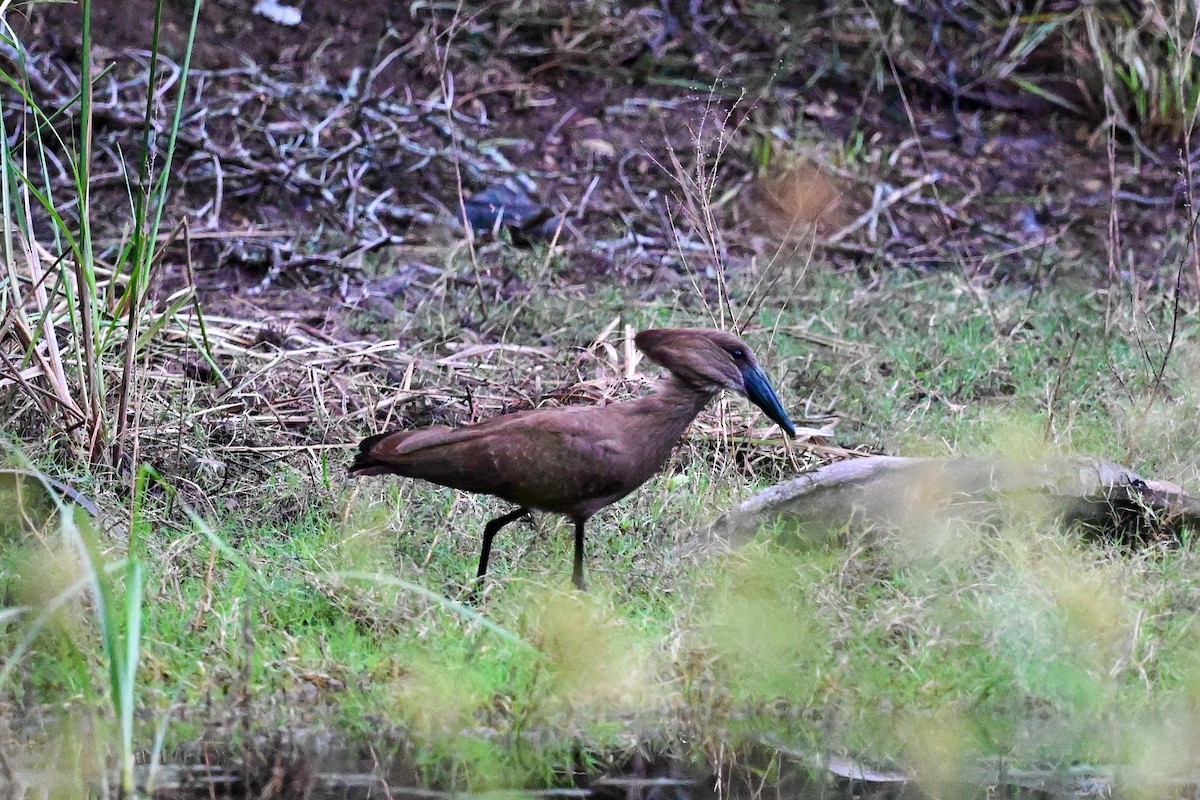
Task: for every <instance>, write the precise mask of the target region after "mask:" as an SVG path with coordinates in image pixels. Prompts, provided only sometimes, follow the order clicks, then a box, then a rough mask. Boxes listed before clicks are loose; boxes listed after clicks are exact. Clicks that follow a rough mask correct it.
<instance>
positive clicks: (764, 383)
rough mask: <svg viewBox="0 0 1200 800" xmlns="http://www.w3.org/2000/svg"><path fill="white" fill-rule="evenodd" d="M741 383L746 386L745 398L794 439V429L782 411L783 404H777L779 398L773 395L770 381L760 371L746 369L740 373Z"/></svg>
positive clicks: (755, 368) (773, 391) (785, 413)
mask: <svg viewBox="0 0 1200 800" xmlns="http://www.w3.org/2000/svg"><path fill="white" fill-rule="evenodd" d="M742 383H744V384H745V386H746V397H749V398H750V402H752V403H754V405H756V406H758V407H759V408H761V409H762V410H763V413H764V414H766V415H767V416H768V417H770V418H771V420H772V421H773V422H774V423H775V424H777V425H778V426H779V427H781V428H783V432H784V433H786V434H787V435H788V436H791V437H793V438H795V436H796V428H795V427H793V425H792V421H791V420H790V419H788V415H787V412H786V411H784V410H783V403H780V402H779V396H778V395H776V394H775V389H773V388H772V387H771V381H770V380H768V379H767V376H766V374H765V373H764V372H763V371H762V369H761V368H759V367H747V368H746V369H745V370H743V371H742Z"/></svg>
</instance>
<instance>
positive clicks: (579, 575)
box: [571, 517, 587, 592]
mask: <svg viewBox="0 0 1200 800" xmlns="http://www.w3.org/2000/svg"><path fill="white" fill-rule="evenodd" d="M585 522H587V517H575V569H574V570H573V571H572V572H571V581H572V582H573V583H574V584H575V588H576V589H578V590H579V591H581V592H586V591H587V585H586V584H585V583H584V582H583V524H584V523H585Z"/></svg>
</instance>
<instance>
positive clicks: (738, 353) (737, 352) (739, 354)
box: [729, 347, 746, 358]
mask: <svg viewBox="0 0 1200 800" xmlns="http://www.w3.org/2000/svg"><path fill="white" fill-rule="evenodd" d="M729 355H731V356H733V357H734V358H745V357H746V351H745V350H743V349H742V348H740V347H735V348H733V349H732V350H730V351H729Z"/></svg>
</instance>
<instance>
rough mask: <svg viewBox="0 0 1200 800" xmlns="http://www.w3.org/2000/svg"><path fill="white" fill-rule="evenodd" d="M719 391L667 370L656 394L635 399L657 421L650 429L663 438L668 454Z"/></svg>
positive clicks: (643, 410) (656, 389)
mask: <svg viewBox="0 0 1200 800" xmlns="http://www.w3.org/2000/svg"><path fill="white" fill-rule="evenodd" d="M716 394H717V392H716V391H714V390H710V389H697V388H696V387H694V386H691V385H689V384H687V383H685V382H684V381H682V380H680V379H679V378H678V377H676V376H675V375H671V374H669V373H668V375H667V376H666V377H665V378H663V380H662V381H661V382H660V383H659V384H658V386H657V387H656V388H655V391H654V393H653V394H651V395H649V396H648V397H644V398H642V399H641V400H637V401H635V402H636V403H638V404H639V405H641V406H642V409H641V410H642V412H643V413H645V414H647V415H648V416H650V417H652V418H653V423H654V424H653V425H652V426H651V427H650V428H649V430H651V431H653V436H654V437H655V438H656V439H657V438H660V437H661V441H662V444H663V446H664V447H665V448H666V449H667V453H668V455H669V453H670V450H671V448H673V447H674V446H675V443H676V442H678V441H679V439H680V437H682V436H683V432H684V431H686V430H687V427H688V425H690V424H691V422H692V420H693V419H695V418H696V415H697V414H699V413H700V412H701V411H702V410H703V409H704V407H705V406H706V405H708V403H709V401H710V400H712V399H713V397H715V396H716Z"/></svg>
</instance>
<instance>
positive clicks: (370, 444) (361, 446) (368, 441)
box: [350, 433, 392, 475]
mask: <svg viewBox="0 0 1200 800" xmlns="http://www.w3.org/2000/svg"><path fill="white" fill-rule="evenodd" d="M391 435H392V434H391V433H377V434H375V435H374V436H368V437H367V438H365V439H363V440H362V441H361V442H359V443H358V452H357V453H355V454H354V462H353V463H352V464H351V465H350V474H351V475H382V474H384V473H387V472H391V471H392V470H390V469H388V466H387V464H384V463H383V462H381V461H379V460H377V459H376V458H375V457H374V456H372V455H371V451H372V450H373V449H374V448H375V445H377V444H378V443H379V442H380V441H382V440H383V439H386V438H387V437H388V436H391Z"/></svg>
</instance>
